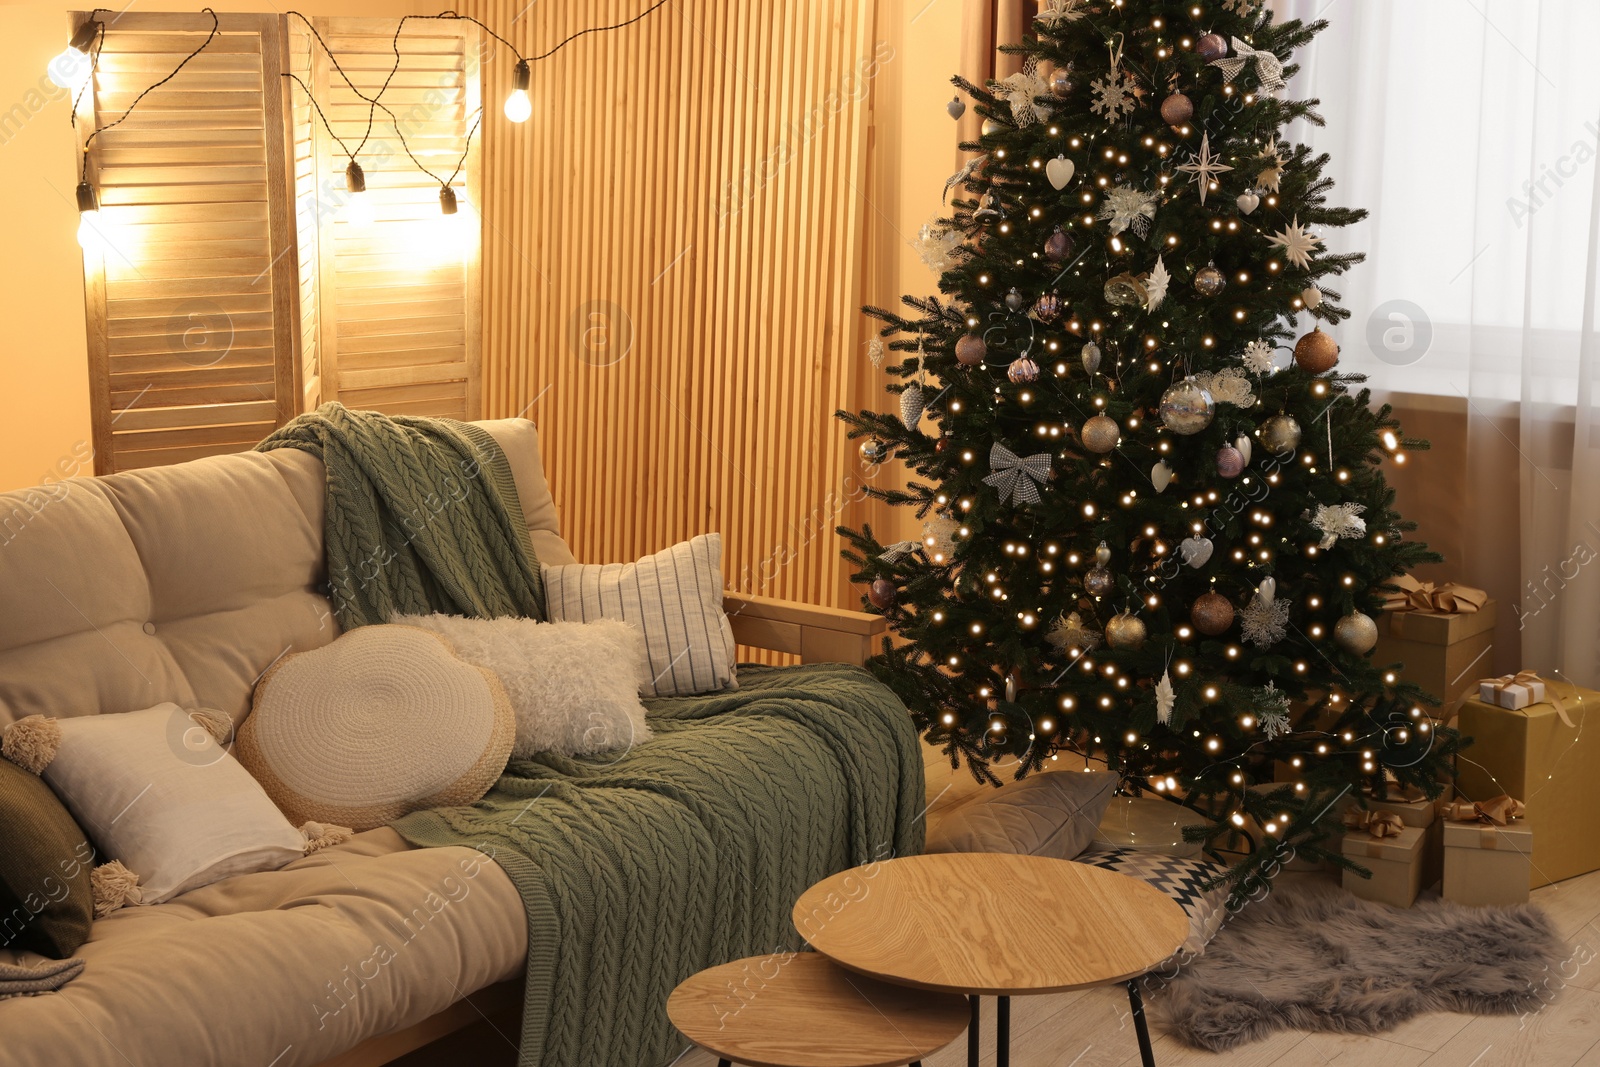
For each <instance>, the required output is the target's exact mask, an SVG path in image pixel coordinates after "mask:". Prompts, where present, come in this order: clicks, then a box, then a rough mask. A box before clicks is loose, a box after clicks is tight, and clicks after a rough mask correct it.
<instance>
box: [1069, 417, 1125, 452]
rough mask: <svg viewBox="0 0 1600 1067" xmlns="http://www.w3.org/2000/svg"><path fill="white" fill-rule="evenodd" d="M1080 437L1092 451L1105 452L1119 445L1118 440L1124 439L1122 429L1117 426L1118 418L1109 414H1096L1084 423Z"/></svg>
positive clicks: (1085, 446)
mask: <svg viewBox="0 0 1600 1067" xmlns="http://www.w3.org/2000/svg"><path fill="white" fill-rule="evenodd" d="M1078 437H1079V439H1080V440H1082V441H1083V447H1084V448H1087V449H1088V450H1089V451H1090V452H1100V453H1105V452H1110V451H1111V450H1112V449H1113V448H1116V447H1117V442H1118V441H1120V440H1122V431H1121V430H1120V429H1118V428H1117V420H1116V419H1113V418H1112V417H1111V416H1109V415H1096V416H1095V417H1094V418H1092V419H1090V420H1089V421H1088V422H1086V423H1084V424H1083V429H1082V430H1081V431H1079V433H1078Z"/></svg>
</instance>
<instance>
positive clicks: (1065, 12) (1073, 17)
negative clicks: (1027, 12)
mask: <svg viewBox="0 0 1600 1067" xmlns="http://www.w3.org/2000/svg"><path fill="white" fill-rule="evenodd" d="M1082 7H1083V0H1045V4H1044V7H1043V8H1041V9H1040V11H1039V14H1037V15H1036V16H1034V21H1035V22H1038V23H1039V24H1040V25H1041V26H1044V27H1045V28H1047V29H1050V30H1055V29H1058V28H1060V26H1061V24H1062V23H1063V22H1076V21H1077V20H1079V19H1081V18H1083V11H1082V10H1080V9H1081V8H1082Z"/></svg>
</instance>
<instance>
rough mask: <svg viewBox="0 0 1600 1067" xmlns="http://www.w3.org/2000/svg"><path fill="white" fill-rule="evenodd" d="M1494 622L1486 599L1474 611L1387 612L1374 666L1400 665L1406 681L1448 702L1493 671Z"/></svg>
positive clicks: (1381, 624) (1382, 617)
mask: <svg viewBox="0 0 1600 1067" xmlns="http://www.w3.org/2000/svg"><path fill="white" fill-rule="evenodd" d="M1466 604H1467V602H1466V601H1461V602H1460V604H1459V605H1458V606H1463V607H1464V606H1466ZM1494 624H1495V602H1494V601H1493V600H1488V599H1485V600H1484V601H1483V603H1482V605H1481V606H1480V607H1479V608H1478V609H1477V610H1476V611H1456V612H1451V613H1436V612H1427V611H1414V610H1413V611H1385V612H1384V613H1383V614H1382V615H1380V616H1379V617H1378V646H1377V648H1375V649H1374V650H1373V652H1372V662H1373V663H1375V664H1378V665H1380V666H1381V665H1386V664H1390V663H1401V664H1404V665H1405V666H1404V667H1403V668H1402V670H1401V672H1400V673H1401V676H1402V677H1403V678H1405V680H1406V681H1408V682H1410V683H1412V684H1413V685H1417V686H1421V687H1422V688H1423V689H1425V690H1427V691H1428V692H1429V693H1432V694H1433V695H1434V696H1435V697H1437V698H1438V699H1439V700H1440V701H1441V702H1448V701H1451V700H1454V699H1455V698H1456V697H1458V696H1460V695H1461V694H1462V693H1463V692H1465V691H1466V690H1468V689H1472V688H1475V687H1476V685H1477V680H1478V679H1479V678H1481V677H1483V676H1484V675H1486V674H1491V673H1493V667H1494V663H1493V659H1492V656H1491V655H1490V653H1491V650H1492V649H1493V648H1494Z"/></svg>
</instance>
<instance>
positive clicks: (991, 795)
mask: <svg viewBox="0 0 1600 1067" xmlns="http://www.w3.org/2000/svg"><path fill="white" fill-rule="evenodd" d="M1117 781H1118V778H1117V776H1116V775H1115V774H1111V773H1109V772H1106V771H1091V772H1089V773H1087V774H1085V773H1083V772H1081V771H1036V772H1034V773H1033V774H1030V775H1029V776H1028V777H1026V778H1024V779H1022V780H1021V781H1014V782H1012V783H1010V784H1009V785H1008V786H1006V787H1005V788H1004V789H988V790H985V791H983V792H980V793H976V794H974V795H972V796H969V797H967V798H966V799H965V800H963V801H962V802H961V803H959V804H955V805H953V806H949V807H942V808H939V809H937V810H934V811H930V812H928V842H927V845H926V847H925V848H924V851H925V852H1011V853H1017V854H1021V855H1027V856H1046V857H1049V858H1051V859H1058V860H1070V859H1072V858H1073V857H1074V856H1076V855H1077V854H1078V853H1080V852H1082V851H1083V850H1084V847H1085V846H1087V845H1088V844H1089V842H1090V841H1092V840H1093V839H1094V834H1095V828H1096V827H1097V826H1099V824H1100V816H1101V814H1102V813H1103V812H1104V811H1105V808H1106V802H1107V801H1109V800H1110V799H1111V793H1112V791H1113V790H1114V789H1116V787H1117Z"/></svg>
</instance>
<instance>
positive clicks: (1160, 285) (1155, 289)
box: [1144, 256, 1172, 311]
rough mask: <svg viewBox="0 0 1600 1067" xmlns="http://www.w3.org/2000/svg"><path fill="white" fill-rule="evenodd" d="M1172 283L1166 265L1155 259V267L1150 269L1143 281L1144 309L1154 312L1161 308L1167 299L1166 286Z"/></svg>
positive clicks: (1158, 258)
mask: <svg viewBox="0 0 1600 1067" xmlns="http://www.w3.org/2000/svg"><path fill="white" fill-rule="evenodd" d="M1171 283H1172V275H1170V274H1168V273H1167V265H1166V264H1165V263H1163V262H1162V261H1161V257H1160V256H1157V257H1156V265H1155V266H1154V267H1151V268H1150V274H1149V276H1148V277H1146V278H1145V280H1144V309H1145V310H1146V311H1154V310H1155V309H1156V308H1158V307H1160V306H1161V302H1162V301H1163V300H1165V299H1166V298H1167V286H1168V285H1170V284H1171Z"/></svg>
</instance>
